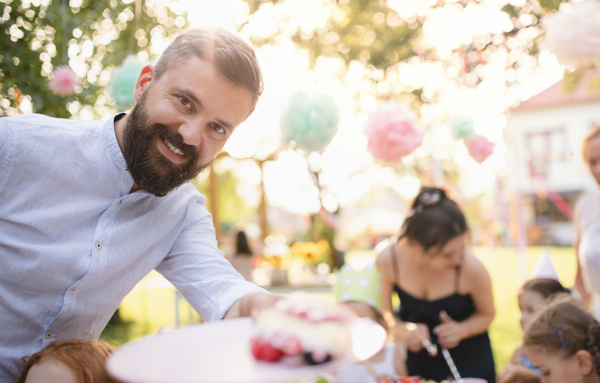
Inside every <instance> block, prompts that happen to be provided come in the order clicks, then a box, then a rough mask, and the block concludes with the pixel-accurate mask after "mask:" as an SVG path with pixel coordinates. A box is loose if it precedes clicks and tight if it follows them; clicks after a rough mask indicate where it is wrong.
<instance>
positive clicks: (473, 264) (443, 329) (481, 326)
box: [434, 254, 496, 348]
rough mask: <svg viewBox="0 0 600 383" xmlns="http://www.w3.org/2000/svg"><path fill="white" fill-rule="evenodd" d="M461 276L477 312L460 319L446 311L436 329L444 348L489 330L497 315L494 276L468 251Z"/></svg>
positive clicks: (456, 344)
mask: <svg viewBox="0 0 600 383" xmlns="http://www.w3.org/2000/svg"><path fill="white" fill-rule="evenodd" d="M462 274H463V275H462V276H461V280H462V281H464V282H463V283H466V284H467V286H466V287H467V289H466V290H467V292H468V294H470V295H471V298H472V299H473V304H474V306H475V312H474V313H473V314H472V315H471V316H470V317H469V318H467V319H465V320H464V321H461V322H456V321H454V320H453V318H450V317H449V316H448V314H446V313H445V312H442V313H441V314H440V320H441V321H442V324H441V325H439V326H437V327H436V328H435V329H434V332H435V333H436V335H437V336H438V340H439V343H440V345H441V346H442V347H444V348H454V347H456V346H458V344H459V343H460V342H461V341H462V340H463V339H467V338H470V337H472V336H475V335H478V334H481V333H483V332H485V331H486V330H487V329H488V327H489V325H490V323H492V320H493V319H494V316H495V315H496V310H495V308H494V296H493V294H492V280H491V278H490V275H489V273H488V272H487V270H486V268H485V266H483V264H482V263H481V262H480V261H479V259H477V258H476V257H475V256H474V255H472V254H466V255H465V261H464V262H463V267H462Z"/></svg>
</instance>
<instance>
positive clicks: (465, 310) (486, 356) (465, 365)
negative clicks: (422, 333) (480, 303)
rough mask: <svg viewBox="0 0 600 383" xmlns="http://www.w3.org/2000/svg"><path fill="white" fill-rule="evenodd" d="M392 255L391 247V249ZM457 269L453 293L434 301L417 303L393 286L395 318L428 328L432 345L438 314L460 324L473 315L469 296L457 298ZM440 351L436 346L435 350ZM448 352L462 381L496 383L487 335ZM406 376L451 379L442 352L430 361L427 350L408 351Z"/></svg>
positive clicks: (471, 300) (396, 271)
mask: <svg viewBox="0 0 600 383" xmlns="http://www.w3.org/2000/svg"><path fill="white" fill-rule="evenodd" d="M392 251H393V247H392ZM392 254H393V255H392V259H393V261H394V273H395V275H396V281H398V261H397V260H396V255H395V254H394V253H392ZM459 278H460V267H458V268H457V269H456V283H455V289H454V291H455V292H454V293H453V294H452V295H449V296H447V297H444V298H440V299H436V300H434V301H427V300H424V299H418V298H415V297H413V296H412V295H410V294H408V293H407V292H405V291H404V290H402V289H401V288H400V287H399V286H398V285H394V290H395V291H396V293H397V294H398V298H400V309H399V312H398V317H399V318H400V320H401V321H403V322H413V323H424V324H426V325H427V327H429V335H430V336H431V340H432V342H433V343H437V336H436V335H435V334H434V333H433V329H434V328H435V326H437V325H439V324H440V323H441V322H440V319H439V318H440V312H441V311H446V313H448V315H449V316H450V317H451V318H452V319H454V320H455V321H457V322H460V321H463V320H465V319H467V318H468V317H470V316H471V315H472V314H473V313H474V312H475V305H474V304H473V299H472V298H471V295H461V294H458V281H459ZM438 347H439V346H438ZM448 351H450V355H451V356H452V359H453V360H454V363H455V364H456V368H457V369H458V372H459V373H460V375H461V377H464V378H481V379H485V380H487V381H488V382H489V383H495V382H496V371H495V368H494V357H493V355H492V347H491V344H490V338H489V337H488V333H487V331H486V332H484V333H483V334H479V335H475V336H473V337H471V338H467V339H463V340H462V341H461V342H460V343H459V345H458V346H457V347H455V348H453V349H450V350H448ZM406 364H407V368H408V374H409V375H419V376H421V377H423V378H426V379H433V380H435V381H440V380H443V379H448V378H452V373H451V371H450V368H449V367H448V364H447V363H446V361H445V359H444V357H443V356H442V353H441V352H438V354H437V356H435V357H431V356H429V354H428V353H427V350H425V349H423V350H421V351H420V352H418V353H413V352H411V351H408V356H407V360H406Z"/></svg>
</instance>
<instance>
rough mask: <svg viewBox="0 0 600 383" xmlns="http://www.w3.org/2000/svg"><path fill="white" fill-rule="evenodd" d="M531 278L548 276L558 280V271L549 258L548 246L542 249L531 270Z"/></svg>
mask: <svg viewBox="0 0 600 383" xmlns="http://www.w3.org/2000/svg"><path fill="white" fill-rule="evenodd" d="M531 278H550V279H554V280H557V281H558V280H559V279H558V273H557V272H556V269H555V268H554V264H553V263H552V259H551V258H550V250H548V248H545V249H544V251H543V252H542V255H541V256H540V259H539V260H538V262H537V264H536V265H535V267H534V268H533V270H532V271H531Z"/></svg>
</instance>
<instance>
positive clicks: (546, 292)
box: [521, 278, 568, 299]
mask: <svg viewBox="0 0 600 383" xmlns="http://www.w3.org/2000/svg"><path fill="white" fill-rule="evenodd" d="M521 291H535V292H536V293H539V294H540V295H541V296H543V297H544V299H546V298H549V297H551V296H552V295H554V294H558V293H564V292H568V290H567V289H565V288H564V287H563V285H562V284H561V283H560V282H559V281H557V280H556V279H552V278H533V279H530V280H529V281H527V282H525V284H524V285H523V286H522V287H521Z"/></svg>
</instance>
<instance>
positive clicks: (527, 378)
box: [498, 363, 540, 383]
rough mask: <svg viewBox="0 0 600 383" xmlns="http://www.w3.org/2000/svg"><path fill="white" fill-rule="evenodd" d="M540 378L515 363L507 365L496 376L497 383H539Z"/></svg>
mask: <svg viewBox="0 0 600 383" xmlns="http://www.w3.org/2000/svg"><path fill="white" fill-rule="evenodd" d="M539 382H540V377H539V376H538V375H537V374H536V373H535V372H534V371H532V370H530V369H528V368H525V367H524V366H522V365H520V364H516V363H509V364H507V365H506V366H505V367H504V369H503V370H502V371H500V373H499V374H498V383H539Z"/></svg>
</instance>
